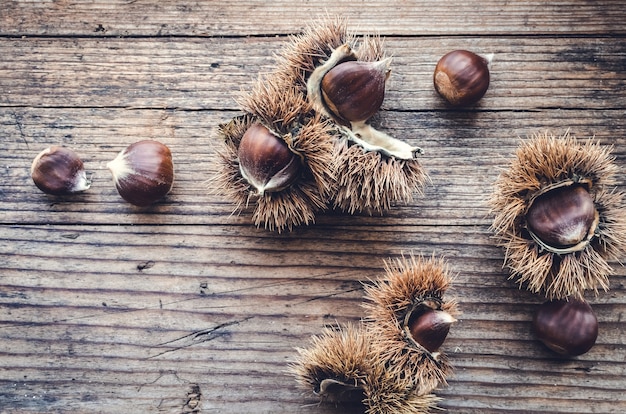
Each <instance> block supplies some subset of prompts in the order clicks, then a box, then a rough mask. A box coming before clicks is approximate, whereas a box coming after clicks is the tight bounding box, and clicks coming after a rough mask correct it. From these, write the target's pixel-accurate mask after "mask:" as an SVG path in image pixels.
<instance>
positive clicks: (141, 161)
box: [31, 140, 174, 207]
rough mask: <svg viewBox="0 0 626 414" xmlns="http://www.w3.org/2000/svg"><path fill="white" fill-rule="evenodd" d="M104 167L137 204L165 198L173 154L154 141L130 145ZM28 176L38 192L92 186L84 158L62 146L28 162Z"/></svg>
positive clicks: (66, 192)
mask: <svg viewBox="0 0 626 414" xmlns="http://www.w3.org/2000/svg"><path fill="white" fill-rule="evenodd" d="M107 168H108V169H109V171H110V172H111V174H112V175H113V182H114V184H115V187H116V189H117V191H118V193H119V194H120V196H121V197H122V198H123V199H124V200H126V201H128V202H129V203H131V204H133V205H136V206H140V207H146V206H149V205H151V204H153V203H155V202H157V201H158V200H160V199H162V198H163V197H165V195H167V194H168V193H169V192H170V190H171V189H172V185H173V183H174V164H173V162H172V153H171V152H170V149H169V148H168V147H167V146H166V145H164V144H162V143H160V142H158V141H155V140H141V141H138V142H135V143H133V144H131V145H129V146H128V147H126V148H125V149H123V150H122V151H121V152H120V153H119V154H118V155H117V157H115V159H113V160H112V161H111V162H109V163H108V164H107ZM31 177H32V179H33V182H34V183H35V185H36V186H37V187H38V188H39V189H40V190H41V191H43V192H44V193H47V194H52V195H59V196H61V195H70V194H75V193H79V192H83V191H85V190H88V189H89V188H90V187H91V179H89V178H87V172H86V171H85V166H84V163H83V161H82V160H81V159H80V157H79V156H78V154H76V152H75V151H73V150H72V149H70V148H67V147H63V146H56V145H54V146H51V147H49V148H46V149H45V150H43V151H41V152H40V153H39V154H38V155H37V156H36V157H35V159H34V160H33V162H32V164H31Z"/></svg>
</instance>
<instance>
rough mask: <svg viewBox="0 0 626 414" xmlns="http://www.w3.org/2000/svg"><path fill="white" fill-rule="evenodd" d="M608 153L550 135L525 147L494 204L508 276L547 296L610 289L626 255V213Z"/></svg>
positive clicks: (497, 189) (496, 229)
mask: <svg viewBox="0 0 626 414" xmlns="http://www.w3.org/2000/svg"><path fill="white" fill-rule="evenodd" d="M610 153H611V148H610V147H603V146H601V145H600V144H599V143H598V142H597V141H594V140H588V141H586V142H581V141H578V140H576V139H575V138H573V137H572V136H570V134H569V133H566V134H565V135H563V136H561V137H556V136H554V135H552V134H550V133H548V132H546V133H543V134H535V135H533V137H531V138H530V139H528V140H525V141H523V142H522V144H521V145H520V147H519V148H518V150H517V152H516V156H515V157H514V158H513V160H512V161H511V162H510V165H509V166H508V168H507V169H505V170H504V171H503V172H502V173H501V174H500V176H499V177H498V180H497V181H496V183H495V187H494V190H493V193H492V196H491V198H490V200H489V202H490V205H491V211H492V214H493V216H494V221H493V224H492V230H493V231H494V232H495V235H496V237H497V239H498V244H499V245H501V246H502V247H504V248H505V249H506V254H505V261H504V263H505V266H506V267H507V268H509V269H510V272H511V277H513V278H516V279H517V280H518V282H519V283H520V284H523V285H525V286H526V287H527V288H528V289H529V290H530V291H532V292H536V293H539V292H541V293H543V294H545V296H546V297H547V298H548V299H565V298H569V297H572V298H579V299H581V298H582V297H583V295H584V293H585V291H587V290H591V291H594V292H597V291H598V289H603V290H607V289H608V288H609V282H608V277H609V275H611V274H612V273H613V269H612V267H611V266H610V265H609V263H608V261H609V260H616V259H619V258H620V257H621V256H622V255H623V254H624V252H625V251H626V209H625V208H624V206H623V201H622V200H623V194H622V193H621V192H618V191H615V185H616V180H615V174H616V173H617V171H618V169H617V166H616V165H615V164H614V163H613V157H612V156H611V155H610Z"/></svg>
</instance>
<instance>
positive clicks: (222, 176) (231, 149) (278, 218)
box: [215, 76, 334, 232]
mask: <svg viewBox="0 0 626 414" xmlns="http://www.w3.org/2000/svg"><path fill="white" fill-rule="evenodd" d="M238 102H239V104H240V106H241V107H242V109H243V111H244V115H241V116H238V117H235V118H233V119H232V120H231V121H230V122H228V123H226V124H224V125H221V126H220V134H221V136H222V138H223V146H222V148H221V149H220V150H219V154H220V169H219V171H218V174H217V176H216V179H215V182H216V186H217V188H219V189H221V190H222V191H223V192H224V193H226V195H227V196H229V197H230V198H231V199H233V200H234V202H235V204H236V207H235V210H236V211H237V210H241V209H243V207H244V206H247V205H248V204H249V203H250V202H251V201H252V202H253V203H254V204H255V205H254V211H253V213H252V219H253V222H254V223H255V224H256V225H257V226H259V227H261V226H262V227H265V228H267V229H269V230H272V231H273V230H276V231H278V232H281V231H283V230H285V229H288V230H291V229H292V228H293V227H294V226H298V225H303V224H309V223H312V222H313V221H314V219H315V214H316V213H317V212H319V211H321V210H324V209H325V208H326V206H327V203H326V200H327V198H328V194H329V193H330V192H331V188H333V185H334V177H333V176H332V172H331V168H330V165H331V158H332V151H333V142H332V140H331V136H330V133H331V131H330V128H329V124H328V122H325V121H323V120H322V119H321V118H320V117H319V115H317V114H315V113H314V112H313V111H312V109H311V106H310V104H309V103H308V102H307V101H306V100H305V99H304V97H303V96H302V95H301V94H300V93H299V92H298V90H297V89H296V88H295V87H294V86H293V85H289V84H285V83H284V82H281V79H280V78H279V77H273V76H259V78H258V80H257V81H256V82H255V84H254V85H253V88H252V89H251V91H249V92H248V93H244V94H242V96H240V98H239V100H238Z"/></svg>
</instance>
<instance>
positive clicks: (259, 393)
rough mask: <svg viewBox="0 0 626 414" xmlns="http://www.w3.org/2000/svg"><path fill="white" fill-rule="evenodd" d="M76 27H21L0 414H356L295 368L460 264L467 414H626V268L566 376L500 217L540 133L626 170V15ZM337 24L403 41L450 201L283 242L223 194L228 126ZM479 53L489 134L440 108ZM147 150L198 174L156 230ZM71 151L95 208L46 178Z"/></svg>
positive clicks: (408, 103) (2, 277) (157, 17)
mask: <svg viewBox="0 0 626 414" xmlns="http://www.w3.org/2000/svg"><path fill="white" fill-rule="evenodd" d="M77 3H78V4H76V3H75V2H72V1H68V0H58V1H40V0H32V1H26V0H24V1H10V0H3V1H2V3H1V5H0V56H1V58H0V200H1V201H2V203H1V204H0V239H1V240H2V241H1V245H0V412H3V413H34V412H77V413H78V412H90V413H91V412H98V413H319V414H330V413H345V412H351V413H352V412H354V413H357V412H359V410H358V408H355V407H346V406H339V407H334V406H329V405H318V404H317V402H318V400H317V399H316V398H315V397H312V396H311V395H306V394H305V393H303V392H302V391H301V390H299V389H298V388H296V384H295V381H294V379H293V378H292V377H291V376H290V375H289V374H288V373H287V372H286V370H287V365H288V363H289V362H290V361H292V360H293V358H294V356H295V351H294V348H295V347H297V346H301V347H302V346H307V345H308V343H309V342H308V341H309V338H310V336H311V335H313V334H317V333H319V332H320V331H321V329H322V328H323V327H324V326H326V325H332V324H335V323H344V322H347V321H355V320H358V319H359V318H360V317H361V316H362V315H363V310H362V308H361V306H360V305H361V302H362V297H363V288H362V282H364V281H367V280H368V279H372V278H376V277H378V276H379V275H381V274H382V269H383V260H385V259H388V258H392V257H397V256H399V255H400V254H402V253H409V252H414V253H417V254H420V253H422V254H425V255H431V254H436V255H443V256H445V257H446V258H447V259H448V261H449V264H450V266H451V269H452V271H453V272H454V273H455V275H456V278H455V281H454V288H453V289H452V292H450V293H451V295H452V296H454V297H456V298H457V299H458V301H459V303H460V308H461V310H462V311H463V315H462V317H461V319H460V321H459V323H458V324H456V325H455V326H454V327H453V328H452V330H451V332H450V335H449V337H448V339H447V341H446V344H445V350H446V351H447V352H448V353H449V355H450V359H451V361H452V363H453V364H454V366H455V373H454V376H453V377H452V378H451V379H450V384H449V386H448V387H447V388H444V389H442V390H440V391H439V392H438V394H439V395H440V396H441V397H443V398H444V400H443V402H442V403H441V406H442V407H444V408H445V409H446V410H447V412H450V413H476V414H478V413H531V412H544V413H559V412H561V413H566V412H567V413H573V412H576V413H624V412H626V345H625V344H626V322H625V321H624V319H625V317H626V269H624V267H622V266H621V265H619V264H618V263H614V265H615V269H616V275H615V276H614V277H612V279H611V290H610V291H609V292H606V293H601V294H600V295H598V296H597V297H590V298H589V300H590V301H591V303H592V306H593V307H594V309H595V311H596V313H597V316H598V319H599V321H600V335H599V337H598V341H597V344H596V345H595V347H594V348H593V349H592V350H591V351H590V352H589V353H587V354H585V355H583V356H581V357H578V358H575V359H571V360H566V359H561V358H557V357H555V356H554V355H553V354H552V353H550V352H549V351H547V350H546V349H545V348H544V347H543V346H542V345H541V344H540V343H538V342H537V341H536V340H535V339H534V338H533V336H532V334H531V332H530V328H531V327H530V320H531V318H532V313H533V311H534V306H535V305H536V304H538V303H540V302H541V300H542V298H541V297H538V296H535V295H532V294H530V293H528V292H526V291H523V290H519V289H518V287H517V285H516V284H515V283H514V282H512V281H509V280H507V273H506V271H504V270H503V269H502V262H503V252H502V251H501V249H499V248H497V247H494V245H493V243H494V241H493V239H492V238H491V233H490V231H489V225H490V223H491V219H490V217H489V215H488V207H487V205H486V203H485V201H486V199H487V197H488V196H489V194H490V192H491V189H492V184H493V182H494V180H495V179H496V177H497V175H498V172H499V169H500V168H501V167H503V166H504V165H506V163H507V161H508V160H509V159H510V157H511V155H512V153H513V151H514V150H515V148H516V147H517V145H518V143H519V139H520V137H526V136H528V135H529V134H532V133H534V132H539V131H544V130H546V129H551V130H552V131H554V132H555V133H558V134H560V133H563V132H565V131H566V130H567V129H569V130H570V132H571V133H572V134H574V135H575V136H577V137H579V138H589V137H591V136H595V137H596V138H598V139H599V140H600V141H601V142H602V143H604V144H607V145H614V146H615V147H614V155H615V156H616V163H618V164H619V165H620V166H626V25H625V22H626V3H625V2H623V1H558V2H549V3H548V2H544V1H531V0H528V1H519V2H503V1H494V0H485V1H481V2H476V3H474V2H469V1H458V2H457V1H434V0H432V1H395V2H383V1H380V2H376V3H374V2H357V1H349V2H348V1H347V2H341V4H339V3H340V2H337V1H325V0H320V1H317V2H309V1H282V0H277V1H273V2H268V1H265V0H263V1H261V0H249V1H245V2H238V1H232V0H229V1H217V0H216V1H207V2H190V1H156V0H155V1H149V0H136V1H122V0H118V1H116V0H102V1H91V2H77ZM325 13H329V14H339V15H342V16H345V17H347V18H349V22H350V27H351V28H353V29H355V30H357V31H358V32H359V33H373V32H379V33H380V34H381V35H383V36H384V37H385V38H386V45H387V50H388V51H389V52H390V53H391V54H393V56H394V61H393V66H392V68H393V74H392V77H391V82H390V84H389V88H388V93H387V97H386V100H385V111H384V112H383V113H382V114H381V120H380V122H381V123H380V125H381V127H382V129H384V130H386V131H388V132H389V133H391V135H394V136H398V137H403V138H404V139H406V140H407V141H408V142H410V143H411V144H414V145H419V146H421V147H422V148H424V149H425V150H426V154H425V155H424V157H423V158H422V160H423V165H424V167H425V168H426V169H427V170H428V173H429V174H430V177H431V179H432V184H431V185H429V186H428V187H427V189H426V193H425V195H424V196H423V197H419V198H416V199H415V200H414V201H413V202H412V203H410V204H409V205H399V206H396V207H394V208H393V210H392V211H390V212H389V213H388V214H386V215H385V216H384V217H369V216H355V217H350V216H345V215H334V214H326V215H321V216H320V217H318V219H317V222H316V224H315V225H312V226H310V227H306V228H298V229H297V230H295V231H294V232H292V233H286V234H280V235H278V234H274V233H270V232H267V231H265V230H263V229H257V228H255V227H254V226H252V225H251V224H250V217H249V214H248V213H247V212H244V213H243V214H241V215H239V216H237V215H231V212H232V208H233V206H232V204H231V203H230V201H229V200H227V199H225V198H224V197H222V196H221V195H220V194H219V193H215V192H213V191H211V189H210V188H208V184H207V180H209V179H210V178H211V177H212V176H213V174H214V173H215V171H216V167H217V164H216V158H215V153H214V148H215V144H216V142H217V139H218V137H217V134H216V126H217V125H218V124H219V123H221V122H225V121H227V120H229V119H230V118H231V117H233V116H235V115H237V114H239V111H238V108H237V106H236V104H235V103H234V100H233V96H234V94H235V93H236V92H237V91H238V90H240V89H242V88H243V89H245V88H246V87H247V86H249V85H250V84H251V82H252V80H253V79H254V78H255V77H256V74H257V73H258V72H263V71H269V70H272V64H273V53H275V52H277V51H278V50H280V48H281V47H282V46H283V44H284V42H285V41H286V36H287V35H289V34H293V33H298V32H299V31H300V30H302V28H303V27H304V25H305V24H306V23H307V22H308V21H309V19H311V18H314V17H318V16H323V15H324V14H325ZM458 48H468V49H471V50H474V51H476V52H479V53H494V54H495V58H494V61H493V64H492V83H491V86H490V89H489V91H488V92H487V95H486V96H485V97H484V99H483V100H482V101H481V103H480V104H479V105H478V106H476V107H474V108H471V109H469V110H450V109H449V108H447V107H446V106H445V105H444V104H443V102H442V101H441V99H440V98H439V97H438V96H437V95H436V93H435V92H434V89H433V87H432V72H433V70H434V66H435V64H436V62H437V60H438V58H439V57H440V56H442V55H443V54H444V53H446V52H448V51H450V50H453V49H458ZM144 138H152V139H157V140H159V141H161V142H163V143H165V144H166V145H168V146H169V147H170V148H171V150H172V152H173V154H174V162H175V166H176V174H177V175H176V181H175V184H174V188H173V191H172V193H171V194H170V196H168V197H167V198H166V199H165V201H163V202H161V203H159V204H157V205H155V206H154V207H152V208H149V209H147V210H146V209H144V210H141V209H136V208H133V207H132V206H130V205H128V204H127V203H125V202H123V200H122V199H121V198H120V197H119V196H118V194H117V192H116V190H115V188H114V186H113V184H112V180H111V177H110V175H109V173H108V171H107V170H106V168H105V164H106V162H108V161H110V160H111V159H113V158H114V157H115V156H116V154H117V153H118V152H119V151H120V150H121V149H123V148H124V147H125V146H126V145H128V144H130V143H132V142H135V141H137V140H139V139H144ZM52 144H63V145H67V146H70V147H72V148H73V149H75V150H76V151H77V152H78V153H79V154H80V155H81V157H82V158H83V160H84V161H85V164H86V168H87V170H88V171H89V172H90V173H92V174H93V186H92V188H91V189H90V190H89V191H88V192H86V193H84V194H81V195H77V196H75V197H67V198H58V197H50V196H46V195H44V194H42V193H41V192H39V191H38V190H37V188H36V187H35V186H34V185H33V183H32V181H31V179H30V176H29V167H30V163H31V160H32V159H33V157H34V156H35V155H36V154H37V153H38V152H39V151H41V150H42V149H44V148H45V147H47V146H49V145H52ZM619 183H620V185H619V189H620V190H622V191H624V190H626V188H625V187H626V179H625V178H624V176H620V177H619Z"/></svg>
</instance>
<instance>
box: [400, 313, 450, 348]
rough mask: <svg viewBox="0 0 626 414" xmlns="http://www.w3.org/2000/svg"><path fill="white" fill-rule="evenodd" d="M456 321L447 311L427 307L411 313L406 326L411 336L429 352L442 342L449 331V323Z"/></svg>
mask: <svg viewBox="0 0 626 414" xmlns="http://www.w3.org/2000/svg"><path fill="white" fill-rule="evenodd" d="M454 322H456V319H454V318H453V317H452V316H451V315H450V314H449V313H448V312H445V311H442V310H435V309H428V310H425V311H424V312H421V313H417V314H416V315H414V316H413V315H412V317H411V318H410V319H409V323H408V328H409V332H410V333H411V337H412V338H413V340H414V341H415V342H417V343H418V344H420V345H421V346H422V347H424V348H425V349H426V350H428V351H429V352H435V351H436V350H437V349H439V347H440V346H441V345H442V344H443V342H444V341H445V340H446V337H447V336H448V332H449V331H450V325H452V323H454Z"/></svg>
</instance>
